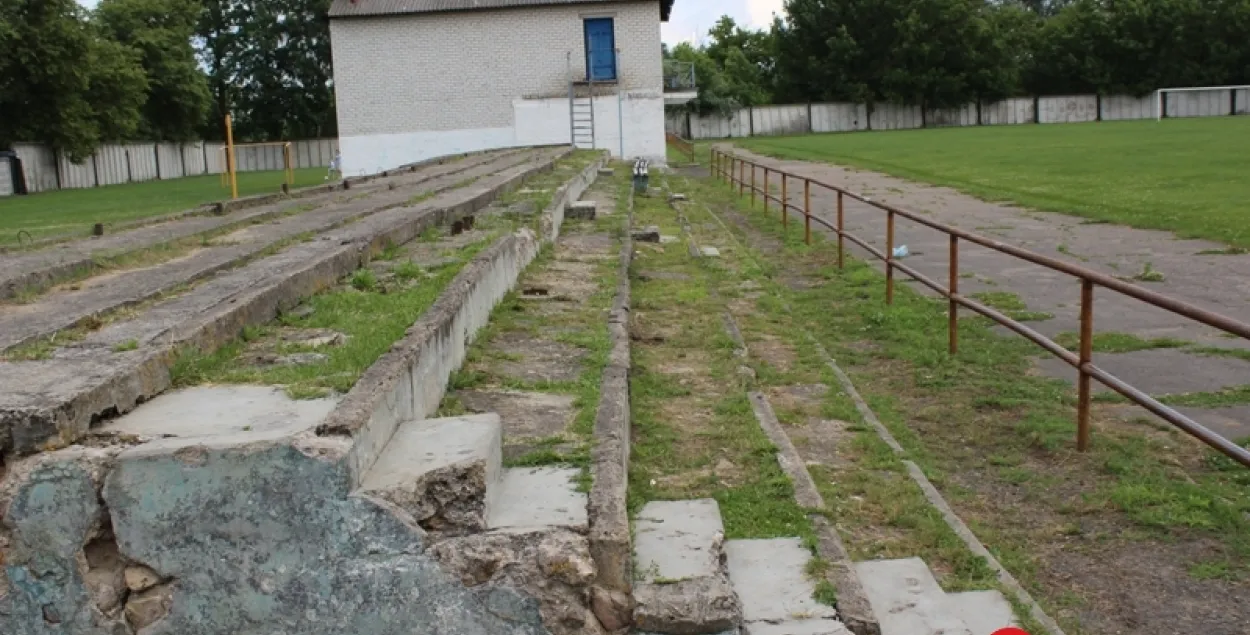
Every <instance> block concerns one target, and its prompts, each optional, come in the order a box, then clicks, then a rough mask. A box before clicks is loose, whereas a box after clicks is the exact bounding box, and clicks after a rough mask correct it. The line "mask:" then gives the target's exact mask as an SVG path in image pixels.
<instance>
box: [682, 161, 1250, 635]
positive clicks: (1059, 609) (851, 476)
mask: <svg viewBox="0 0 1250 635" xmlns="http://www.w3.org/2000/svg"><path fill="white" fill-rule="evenodd" d="M687 188H688V190H689V191H688V193H690V192H693V193H694V194H695V197H696V199H697V200H703V201H705V202H706V203H707V204H708V205H709V206H710V207H711V208H712V209H714V210H716V211H717V212H718V213H720V214H721V215H723V216H725V217H730V216H736V217H737V218H738V219H740V221H741V224H740V225H735V226H734V227H735V231H736V232H738V234H739V236H741V237H743V238H746V237H750V238H751V239H752V243H753V244H757V245H760V246H761V249H760V254H761V259H762V260H763V261H764V264H763V265H762V268H763V269H765V270H766V271H767V273H768V274H769V275H768V277H769V278H771V279H772V281H773V285H774V286H773V288H774V289H776V290H778V292H779V293H781V294H782V296H783V297H785V298H787V299H788V300H789V304H790V305H791V306H792V307H793V309H794V311H793V314H792V315H791V316H790V318H791V319H793V320H795V322H796V323H797V324H801V325H804V326H806V327H807V328H808V329H810V330H811V331H812V332H813V334H814V335H815V336H816V337H817V338H819V339H820V341H821V342H822V343H823V344H824V345H825V346H826V347H827V348H828V349H829V350H830V352H831V354H832V355H833V356H834V357H835V358H836V359H837V360H838V361H839V364H841V365H842V366H843V367H844V368H845V369H846V370H847V371H848V373H849V374H850V375H851V376H852V378H853V379H854V380H855V383H856V386H857V387H858V388H859V390H860V391H861V392H862V393H863V394H864V396H865V398H866V399H867V400H868V402H869V404H870V405H871V406H872V408H873V409H874V411H875V412H876V413H877V415H878V416H879V417H880V418H881V419H882V421H883V422H884V423H885V425H886V426H887V427H888V428H889V429H890V430H891V432H892V433H893V434H894V435H895V437H896V438H897V439H898V440H899V442H900V443H901V444H902V445H903V446H904V448H905V449H906V451H907V454H908V457H909V458H911V459H912V460H914V461H916V462H917V463H918V464H919V465H920V466H921V467H922V469H924V470H925V472H926V473H927V474H928V476H929V477H930V479H931V480H932V481H933V482H934V484H935V485H936V486H937V487H938V488H939V489H940V490H941V491H942V492H943V494H944V495H945V496H946V497H947V499H948V500H949V501H950V502H951V504H952V506H953V507H954V508H955V510H956V512H957V513H958V514H959V515H960V516H961V517H962V518H963V519H964V520H965V521H966V522H967V523H968V524H969V525H970V526H971V527H972V529H973V531H974V532H975V533H976V534H977V535H978V536H979V537H980V538H981V540H982V541H983V542H984V543H985V544H986V545H987V546H988V547H989V548H990V549H991V551H993V552H994V553H995V555H996V556H997V557H998V559H999V560H1000V561H1001V562H1002V563H1003V564H1004V565H1005V566H1006V567H1007V568H1008V569H1009V570H1011V571H1012V573H1013V574H1014V575H1015V576H1016V577H1017V578H1018V579H1020V580H1021V582H1022V583H1023V584H1024V585H1025V586H1026V587H1027V588H1029V590H1030V591H1031V592H1033V593H1034V595H1035V597H1037V598H1038V599H1039V601H1041V602H1042V604H1043V605H1044V606H1045V607H1046V608H1047V610H1048V611H1049V612H1050V613H1051V615H1052V616H1053V617H1055V618H1056V619H1058V620H1059V621H1060V623H1061V624H1062V625H1063V626H1064V628H1065V629H1066V630H1067V631H1068V632H1069V633H1070V634H1077V633H1103V632H1126V633H1128V632H1147V631H1141V630H1137V629H1138V628H1139V625H1141V624H1149V623H1154V622H1155V621H1163V620H1167V621H1169V622H1172V623H1174V624H1179V625H1183V626H1177V628H1179V629H1182V630H1184V629H1188V630H1189V631H1192V632H1213V629H1215V626H1214V625H1216V624H1227V623H1234V622H1227V621H1224V620H1227V619H1235V623H1245V620H1246V619H1247V618H1250V615H1247V612H1248V609H1247V607H1245V605H1244V603H1238V602H1236V601H1235V600H1233V598H1236V597H1244V595H1245V593H1246V592H1247V591H1248V590H1250V586H1248V583H1247V579H1248V578H1250V567H1248V566H1247V563H1248V562H1250V559H1248V558H1247V556H1250V472H1248V471H1246V470H1244V469H1241V468H1239V467H1238V466H1235V465H1234V464H1233V463H1232V462H1231V461H1228V460H1226V459H1224V458H1222V457H1220V456H1218V455H1215V454H1214V453H1213V452H1211V451H1209V450H1207V449H1206V448H1205V447H1204V446H1200V445H1198V444H1197V443H1196V442H1193V441H1191V440H1190V439H1189V438H1188V437H1186V436H1184V435H1183V434H1181V433H1178V432H1170V431H1160V430H1157V429H1155V428H1153V427H1147V426H1143V425H1140V424H1137V423H1133V422H1126V421H1124V420H1123V418H1122V417H1120V416H1118V413H1117V412H1116V411H1114V410H1112V409H1111V408H1103V407H1100V408H1099V409H1097V410H1096V413H1095V429H1094V435H1093V449H1092V450H1091V451H1090V452H1087V453H1079V452H1076V450H1075V447H1074V436H1075V423H1074V411H1073V401H1074V395H1073V391H1072V390H1071V388H1069V387H1068V386H1067V385H1066V384H1063V383H1061V382H1057V381H1053V380H1048V379H1045V378H1041V377H1037V376H1034V375H1032V374H1031V373H1030V372H1029V369H1030V358H1031V357H1032V356H1035V355H1037V354H1038V351H1037V349H1036V348H1034V347H1032V346H1031V345H1029V344H1028V343H1026V342H1025V341H1023V340H1021V339H1018V338H1011V337H1003V336H1000V335H997V334H996V333H994V332H993V331H992V330H991V329H990V325H989V323H988V322H987V321H985V320H982V319H976V318H973V319H969V320H965V321H961V346H960V351H961V352H960V355H959V356H957V357H956V358H954V359H951V358H949V356H948V355H947V353H946V344H947V343H946V337H945V336H946V330H945V324H946V323H945V313H944V306H943V305H940V304H938V303H936V302H934V301H931V300H929V299H926V298H924V297H922V296H920V295H919V294H917V293H915V292H913V291H912V290H911V289H910V288H909V287H906V286H902V285H901V286H900V287H898V288H897V289H896V296H895V304H894V305H893V306H887V305H886V304H885V303H884V277H883V276H882V275H881V274H880V273H878V272H877V271H876V270H875V269H873V268H870V267H869V266H867V265H865V264H863V263H861V262H859V261H854V260H850V261H848V266H847V269H846V270H845V271H839V270H838V269H837V267H836V249H835V248H833V247H832V246H831V245H830V244H829V243H828V242H826V241H823V240H817V241H816V243H815V244H814V245H812V246H811V247H808V246H805V245H803V243H802V233H801V225H797V224H792V225H791V230H790V232H789V233H783V232H782V229H781V225H780V223H779V222H778V218H777V215H776V214H775V212H774V213H773V214H771V215H770V216H769V217H765V216H764V215H763V214H762V212H760V211H759V208H758V206H757V208H756V210H755V211H750V210H748V209H747V207H748V206H747V205H745V204H744V203H743V202H742V200H740V199H739V198H738V197H737V196H736V195H734V194H731V193H730V191H729V189H728V187H726V186H722V185H719V184H712V183H710V182H706V181H695V182H692V184H691V185H689V186H687ZM763 302H765V301H763V300H759V301H757V306H758V304H760V303H763ZM761 313H763V311H761ZM743 328H744V330H751V328H754V326H752V327H748V326H745V325H744V326H743ZM798 350H800V351H801V350H802V346H801V344H800V345H799V346H798ZM805 366H806V363H805V362H803V356H802V355H799V356H798V357H797V358H796V361H795V367H796V368H799V369H800V370H802V369H803V368H804V367H805ZM771 372H773V370H769V371H768V372H760V373H759V375H760V378H761V381H764V382H772V381H774V379H773V378H772V376H771V375H770V374H769V373H771ZM788 372H791V373H793V372H795V371H794V370H791V371H788ZM778 377H779V378H780V379H781V380H783V381H791V380H792V378H788V377H781V373H778ZM794 379H801V380H802V381H810V379H809V378H802V377H796V378H794ZM826 381H829V380H828V379H827V380H826ZM830 385H833V384H830ZM836 392H837V391H836V390H830V394H833V393H836ZM1230 398H1231V397H1230ZM823 407H824V408H825V410H824V416H837V417H839V418H844V420H845V421H846V422H847V423H848V424H849V425H847V426H844V427H843V428H842V430H843V431H844V432H846V433H848V434H846V435H845V436H844V437H843V438H842V439H840V440H839V441H838V442H837V443H836V445H837V452H835V458H838V459H842V460H843V461H844V462H843V463H841V464H838V463H833V464H822V465H821V466H818V467H817V466H813V468H812V470H811V471H812V473H813V476H814V478H815V479H816V480H817V483H818V484H819V486H820V487H821V489H822V491H823V493H824V494H825V498H826V502H827V504H829V505H830V506H831V507H833V509H834V518H835V521H836V523H837V525H838V527H839V530H840V531H842V532H843V536H844V539H845V540H846V542H847V543H848V547H849V548H850V549H852V551H853V552H854V553H855V555H856V557H873V556H884V557H893V556H898V555H919V556H921V557H923V558H925V559H926V560H927V561H928V562H929V563H930V565H931V566H933V568H934V569H935V570H936V573H937V574H938V577H939V580H940V581H941V582H942V584H943V586H944V588H947V589H948V590H957V589H965V588H985V586H992V582H993V581H992V577H991V576H989V572H988V570H987V569H986V568H985V567H984V565H983V563H980V562H979V561H978V560H977V559H975V558H973V557H972V555H971V554H970V553H968V552H967V551H966V550H965V549H963V548H962V547H961V545H960V544H959V543H957V542H954V541H953V535H952V534H950V533H949V529H946V528H945V525H944V524H942V523H941V522H940V520H939V517H938V516H937V515H936V512H934V511H932V510H930V509H928V508H927V505H926V504H924V503H923V499H922V498H920V492H919V490H918V489H917V488H916V487H915V486H914V485H913V484H912V483H911V481H910V480H909V479H907V478H906V475H905V473H904V472H903V471H902V470H901V467H902V466H901V464H900V463H899V462H898V461H897V459H895V458H894V457H893V456H892V455H891V454H889V453H888V452H887V451H886V449H885V446H884V445H883V444H881V442H880V441H879V440H877V437H876V435H875V434H873V433H872V432H871V431H870V430H869V429H868V428H866V427H865V426H864V424H863V422H862V421H861V420H860V418H859V416H858V414H857V413H855V411H854V410H853V409H849V408H847V407H846V402H845V398H844V397H842V396H840V395H839V396H836V397H831V398H830V399H829V400H827V401H826V403H825V404H824V406H823ZM778 414H779V416H781V417H782V418H783V423H790V421H785V420H786V419H792V418H793V416H792V413H784V409H779V412H778ZM1143 571H1150V572H1151V573H1150V575H1149V576H1147V577H1148V578H1149V580H1148V581H1146V580H1143V577H1142V572H1143ZM1212 572H1217V573H1218V575H1215V574H1213V573H1212ZM1126 593H1128V594H1131V596H1132V597H1133V598H1134V599H1133V601H1132V603H1131V608H1127V607H1126V604H1125V603H1124V602H1123V601H1122V598H1123V597H1124V594H1126ZM1178 606H1186V607H1187V608H1186V610H1183V611H1182V610H1179V609H1178V608H1177V607H1178ZM1017 614H1018V615H1020V614H1022V612H1021V611H1020V610H1019V607H1017ZM1228 616H1235V617H1234V618H1229V617H1228Z"/></svg>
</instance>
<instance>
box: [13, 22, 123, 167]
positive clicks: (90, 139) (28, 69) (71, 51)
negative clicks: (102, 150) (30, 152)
mask: <svg viewBox="0 0 1250 635" xmlns="http://www.w3.org/2000/svg"><path fill="white" fill-rule="evenodd" d="M0 51H2V52H3V54H0V113H3V114H2V115H0V145H7V144H9V143H12V142H14V141H43V142H46V143H50V144H51V145H52V146H53V147H54V148H56V149H58V150H61V151H63V152H65V153H66V155H67V156H68V157H69V158H70V159H71V160H75V161H78V160H82V159H85V158H86V157H88V156H90V155H91V153H92V151H94V150H95V148H96V146H97V145H99V143H100V142H101V141H102V140H106V139H125V138H128V137H131V136H133V135H134V134H135V132H136V131H137V130H138V129H139V124H140V120H141V113H140V108H141V107H142V106H143V102H144V99H145V96H146V93H147V79H146V77H145V75H144V72H143V69H142V67H141V66H140V63H139V54H138V52H137V51H135V50H133V49H131V48H129V47H127V46H124V45H122V44H119V43H118V42H115V41H112V40H109V39H107V38H105V37H103V36H102V34H101V33H100V31H99V30H98V28H97V27H96V26H95V25H93V24H91V23H89V22H88V21H87V20H85V19H84V15H83V10H82V9H81V8H80V7H79V6H78V4H77V3H76V2H74V0H0Z"/></svg>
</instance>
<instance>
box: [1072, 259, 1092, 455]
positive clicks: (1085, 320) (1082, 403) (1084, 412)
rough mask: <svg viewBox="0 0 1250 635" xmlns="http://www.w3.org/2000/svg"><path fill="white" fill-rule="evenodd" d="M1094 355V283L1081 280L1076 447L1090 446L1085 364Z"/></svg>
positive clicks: (1080, 448)
mask: <svg viewBox="0 0 1250 635" xmlns="http://www.w3.org/2000/svg"><path fill="white" fill-rule="evenodd" d="M1093 357H1094V283H1093V282H1091V281H1089V280H1084V279H1083V280H1081V353H1080V362H1081V364H1080V366H1078V367H1077V371H1078V372H1079V375H1078V381H1077V391H1078V396H1077V406H1076V449H1077V450H1080V451H1081V452H1084V451H1085V450H1086V449H1088V448H1089V403H1090V395H1089V373H1087V372H1085V365H1086V364H1088V363H1090V361H1091V360H1092V359H1093Z"/></svg>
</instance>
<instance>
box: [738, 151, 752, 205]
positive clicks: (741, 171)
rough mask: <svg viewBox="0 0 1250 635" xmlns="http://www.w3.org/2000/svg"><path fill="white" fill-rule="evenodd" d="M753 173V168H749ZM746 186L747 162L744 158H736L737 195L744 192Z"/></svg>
mask: <svg viewBox="0 0 1250 635" xmlns="http://www.w3.org/2000/svg"><path fill="white" fill-rule="evenodd" d="M751 173H752V174H754V173H755V170H751ZM746 187H747V162H746V159H738V196H742V195H743V194H744V193H745V192H746Z"/></svg>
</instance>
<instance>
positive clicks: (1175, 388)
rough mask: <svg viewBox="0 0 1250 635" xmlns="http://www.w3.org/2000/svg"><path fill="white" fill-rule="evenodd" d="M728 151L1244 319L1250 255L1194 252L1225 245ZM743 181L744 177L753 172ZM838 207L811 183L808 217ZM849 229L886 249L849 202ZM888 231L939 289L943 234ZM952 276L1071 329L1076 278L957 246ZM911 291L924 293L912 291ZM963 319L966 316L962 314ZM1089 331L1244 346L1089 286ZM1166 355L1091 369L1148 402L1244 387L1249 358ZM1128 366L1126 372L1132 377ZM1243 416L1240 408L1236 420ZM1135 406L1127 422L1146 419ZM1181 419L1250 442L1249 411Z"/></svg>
mask: <svg viewBox="0 0 1250 635" xmlns="http://www.w3.org/2000/svg"><path fill="white" fill-rule="evenodd" d="M736 152H738V153H739V154H740V155H741V156H745V157H748V158H751V159H753V160H755V161H757V162H759V163H761V164H763V165H768V166H771V167H775V168H777V169H781V170H785V171H787V172H789V173H791V174H797V175H800V176H805V177H810V178H813V179H816V180H819V181H822V182H825V183H830V184H834V185H839V186H842V187H845V188H847V189H849V190H851V191H856V192H859V193H861V194H864V195H866V196H868V197H870V198H872V199H873V200H878V201H881V202H883V203H889V204H892V205H896V206H899V207H902V208H905V209H909V210H912V211H915V212H918V213H921V214H924V215H926V216H928V217H929V218H932V219H933V220H934V221H937V222H940V223H945V224H948V225H954V226H956V227H959V228H961V229H964V230H967V231H970V232H975V233H977V234H981V235H984V236H987V237H990V238H994V239H997V240H1000V241H1002V242H1005V243H1009V244H1012V245H1016V246H1019V247H1024V248H1026V249H1029V250H1031V251H1034V252H1036V253H1038V254H1041V255H1044V256H1048V257H1051V258H1056V259H1059V260H1064V261H1067V262H1071V263H1072V264H1076V265H1080V266H1084V267H1088V268H1091V269H1094V270H1095V271H1099V272H1102V273H1105V274H1107V275H1111V276H1119V277H1124V278H1132V277H1133V276H1135V275H1137V274H1139V273H1141V272H1142V271H1143V270H1144V269H1145V268H1146V267H1147V265H1149V266H1150V268H1151V269H1152V270H1154V271H1157V272H1159V273H1161V274H1162V275H1163V278H1164V279H1163V280H1161V281H1159V282H1136V284H1141V285H1143V286H1145V287H1146V288H1148V289H1151V290H1153V291H1157V292H1159V293H1163V294H1166V295H1168V296H1171V297H1174V298H1176V299H1178V300H1182V301H1184V302H1188V303H1190V304H1193V305H1196V306H1199V307H1202V308H1204V309H1207V310H1210V311H1215V312H1217V313H1221V314H1223V315H1226V316H1228V317H1232V318H1234V319H1238V320H1241V321H1243V322H1250V275H1247V273H1248V272H1250V255H1202V254H1200V253H1199V252H1204V251H1212V250H1220V249H1224V248H1225V247H1227V246H1226V245H1222V244H1219V243H1213V242H1209V241H1202V240H1182V239H1178V238H1177V237H1175V236H1174V235H1173V234H1171V233H1169V232H1162V231H1149V230H1140V229H1133V228H1130V227H1124V226H1120V225H1111V224H1093V223H1090V221H1088V220H1087V219H1083V218H1078V217H1074V216H1068V215H1064V214H1055V213H1042V212H1035V211H1031V210H1027V209H1022V208H1019V207H1014V206H1011V205H1009V204H1003V203H989V202H985V201H982V200H979V199H976V198H974V197H972V196H969V195H966V194H962V193H960V192H957V191H955V190H952V189H950V188H945V187H937V186H932V185H925V184H919V183H913V182H910V181H905V180H903V179H898V178H894V177H891V176H887V175H884V174H879V173H876V172H869V171H864V170H854V169H850V168H844V167H840V166H834V165H827V164H820V163H810V162H806V161H789V160H780V159H774V158H770V157H765V156H761V155H757V154H754V153H751V152H748V151H745V150H742V149H736ZM746 178H747V179H748V180H749V179H750V178H751V174H750V171H749V170H748V171H747V173H746ZM755 179H756V183H757V184H762V183H763V179H764V174H763V169H762V168H759V169H757V173H756V175H755ZM772 181H773V182H774V184H775V185H776V186H778V188H777V191H779V184H780V183H779V180H778V179H777V177H776V176H774V177H772ZM789 192H790V200H791V202H792V204H795V205H802V203H803V199H802V197H803V188H802V185H801V183H799V184H793V183H792V184H791V187H790V189H789ZM836 205H837V202H836V194H834V193H833V192H830V191H829V190H826V189H824V188H819V187H813V189H812V207H813V210H814V213H815V215H817V216H819V217H820V218H822V219H825V220H826V221H829V222H830V223H833V222H834V221H835V220H836V209H837V207H836ZM845 223H846V229H847V231H849V232H851V233H854V234H856V235H857V236H860V237H861V238H863V239H864V240H865V241H867V242H868V243H869V244H872V245H874V246H875V247H877V248H879V249H882V250H884V248H885V234H886V216H885V213H884V212H882V211H880V210H877V209H876V208H874V207H871V206H869V205H867V204H865V203H860V202H858V201H852V200H850V199H847V200H846V205H845ZM895 232H896V238H895V245H896V246H898V245H907V247H908V250H909V251H910V253H911V255H910V256H908V257H907V259H906V262H907V264H908V265H910V266H912V267H914V268H916V269H917V270H919V271H920V272H921V273H923V274H925V275H927V276H930V277H932V278H934V279H936V280H938V281H940V282H942V283H945V281H946V280H947V278H948V276H949V273H948V240H949V239H948V237H947V236H946V235H945V234H942V233H939V232H937V231H935V230H932V229H929V228H927V227H924V226H922V225H920V224H919V223H915V222H913V221H908V220H906V219H901V218H900V219H898V220H897V224H896V229H895ZM849 244H850V243H848V245H849ZM852 252H853V253H855V254H856V255H857V256H860V257H866V256H867V252H864V251H863V250H861V249H859V248H858V247H854V248H853V249H852ZM882 266H883V265H882ZM959 270H960V273H961V274H963V276H969V275H970V274H971V275H973V276H975V277H963V278H961V279H960V281H959V284H960V291H961V292H963V293H964V294H969V295H970V294H974V293H980V292H1009V293H1014V294H1016V295H1018V296H1019V297H1020V299H1022V300H1023V301H1024V302H1025V303H1026V304H1027V305H1028V310H1029V311H1034V312H1043V313H1049V314H1052V315H1053V316H1054V317H1053V318H1051V319H1047V320H1041V321H1035V322H1030V323H1029V325H1030V326H1031V327H1033V328H1034V329H1036V330H1038V331H1040V332H1041V333H1043V334H1045V335H1047V336H1050V337H1054V336H1056V335H1058V334H1059V333H1063V332H1073V333H1075V332H1077V331H1078V330H1079V316H1080V283H1079V282H1078V281H1077V280H1076V279H1074V278H1072V277H1070V276H1068V275H1066V274H1062V273H1059V272H1056V271H1052V270H1049V269H1046V268H1044V267H1041V266H1038V265H1034V264H1031V263H1027V262H1024V261H1022V260H1019V259H1017V258H1014V257H1012V256H1008V255H1005V254H1001V253H998V252H996V251H993V250H990V249H987V248H984V247H979V246H976V245H971V244H967V243H966V242H965V243H964V244H961V246H960V258H959ZM900 279H902V278H900ZM915 286H916V287H917V288H920V289H923V287H921V285H919V284H916V285H915ZM970 313H971V312H970V311H965V314H970ZM1094 327H1095V332H1096V333H1105V332H1120V333H1131V334H1134V335H1138V336H1140V337H1143V338H1164V337H1166V338H1175V339H1181V340H1186V341H1190V342H1194V343H1196V344H1198V345H1201V346H1208V347H1218V348H1227V349H1234V348H1236V349H1243V350H1250V341H1247V340H1241V339H1230V338H1228V337H1225V336H1223V335H1222V334H1221V333H1220V332H1219V331H1216V330H1215V329H1211V328H1208V327H1205V326H1203V325H1200V324H1198V323H1196V322H1193V321H1192V320H1189V319H1187V318H1184V317H1181V316H1178V315H1175V314H1172V313H1170V312H1168V311H1165V310H1162V309H1158V308H1155V307H1153V306H1150V305H1148V304H1145V303H1143V302H1140V301H1138V300H1135V299H1132V298H1128V297H1126V296H1122V295H1120V294H1118V293H1115V292H1112V291H1108V290H1105V289H1096V290H1095V293H1094ZM1004 332H1005V329H1004ZM1040 353H1041V350H1040V349H1039V354H1040ZM1167 353H1168V354H1167V355H1166V360H1155V359H1153V358H1154V357H1158V356H1157V355H1142V354H1140V353H1138V354H1113V353H1107V354H1103V355H1100V356H1099V359H1098V360H1096V361H1097V363H1098V364H1099V365H1100V366H1101V367H1103V368H1106V369H1107V370H1109V371H1111V372H1113V373H1116V374H1117V375H1119V376H1121V377H1122V378H1124V379H1126V380H1129V381H1131V382H1133V384H1134V385H1135V386H1137V387H1138V388H1140V389H1142V390H1144V391H1145V392H1147V393H1151V394H1153V395H1155V396H1158V395H1164V394H1179V393H1192V392H1210V391H1216V390H1219V389H1221V388H1224V387H1227V386H1238V385H1245V384H1250V362H1248V361H1244V360H1240V359H1234V358H1218V357H1210V356H1205V355H1198V354H1195V353H1192V352H1186V351H1183V350H1180V349H1176V350H1170V351H1167ZM1154 361H1166V363H1163V364H1154V363H1151V364H1150V366H1151V367H1150V368H1149V369H1146V368H1145V367H1142V366H1141V365H1142V364H1145V363H1147V362H1154ZM1129 368H1131V369H1132V370H1133V372H1131V373H1130V371H1129V370H1128V369H1129ZM1039 369H1040V370H1041V372H1045V373H1047V374H1050V375H1052V376H1055V377H1059V378H1062V379H1065V380H1069V381H1072V382H1074V383H1075V381H1076V371H1075V370H1073V369H1072V368H1070V367H1068V366H1066V365H1065V364H1062V363H1049V360H1048V361H1047V362H1043V363H1041V364H1040V365H1039ZM1121 373H1123V374H1121ZM1239 408H1240V409H1241V410H1243V412H1240V413H1239V412H1236V411H1237V410H1238V409H1239ZM1133 410H1134V412H1133V413H1132V415H1133V416H1136V415H1138V414H1143V413H1144V412H1145V411H1144V410H1137V409H1133ZM1186 412H1187V414H1189V415H1190V416H1192V417H1194V418H1195V419H1196V420H1198V421H1199V422H1201V423H1204V424H1205V425H1208V426H1210V427H1212V429H1214V430H1216V431H1217V432H1220V433H1221V434H1224V435H1225V436H1228V437H1229V438H1232V439H1240V438H1242V437H1246V436H1250V407H1244V408H1242V407H1234V408H1231V409H1230V408H1224V409H1218V410H1214V409H1213V410H1206V409H1197V408H1194V409H1186ZM1240 415H1247V416H1240Z"/></svg>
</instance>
